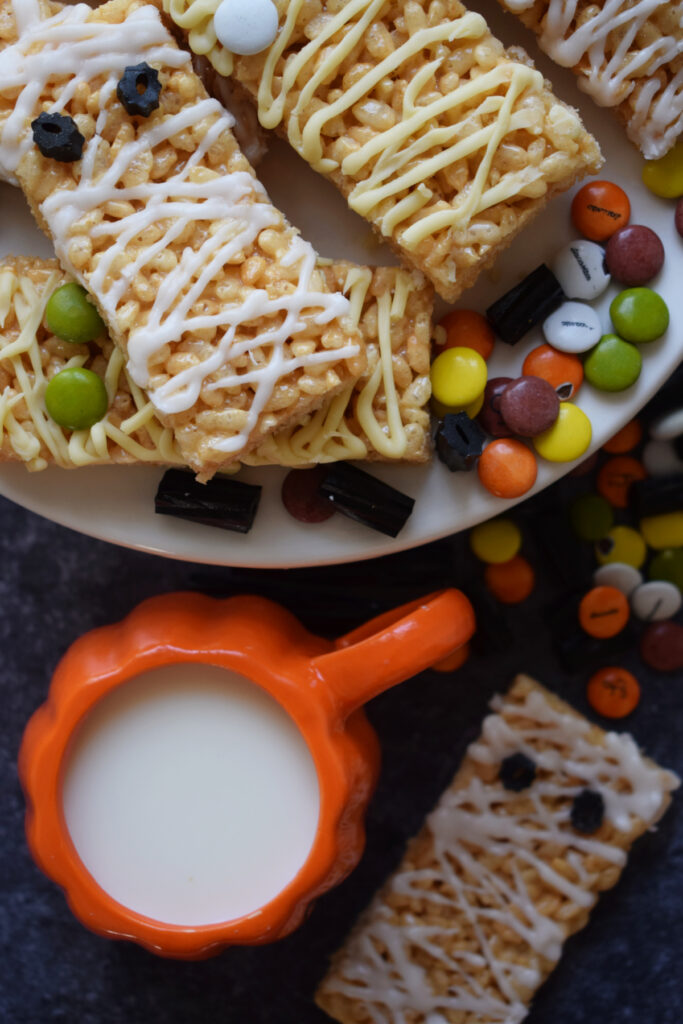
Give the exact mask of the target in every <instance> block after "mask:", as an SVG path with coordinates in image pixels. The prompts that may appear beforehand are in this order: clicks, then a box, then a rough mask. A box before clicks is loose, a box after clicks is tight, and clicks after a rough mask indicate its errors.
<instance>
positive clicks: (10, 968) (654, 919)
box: [0, 480, 683, 1024]
mask: <svg viewBox="0 0 683 1024" xmlns="http://www.w3.org/2000/svg"><path fill="white" fill-rule="evenodd" d="M560 487H561V488H563V490H559V491H557V492H556V497H557V498H558V499H559V501H560V502H562V501H564V499H565V498H566V496H567V495H568V494H571V493H573V492H574V491H575V490H576V489H578V488H581V487H585V483H582V482H581V481H579V480H575V481H568V482H566V483H564V484H562V485H560ZM545 509H546V500H545V499H544V500H536V501H535V502H534V503H533V504H531V503H530V504H527V505H526V506H522V508H521V510H520V512H519V517H520V523H521V524H522V528H523V532H524V536H525V544H526V545H527V551H528V552H529V555H530V557H531V559H532V560H534V561H535V564H536V567H537V570H538V576H539V585H538V587H537V589H536V591H535V593H534V594H533V596H532V597H531V599H529V600H528V601H527V602H525V603H524V604H523V605H521V606H518V607H516V608H513V609H510V610H509V611H508V612H506V618H507V620H508V622H509V624H510V625H511V627H512V629H513V632H514V643H513V644H512V646H510V647H509V648H508V649H507V650H506V651H504V652H503V653H501V654H489V655H481V654H478V655H476V656H473V657H472V658H471V659H470V661H469V662H468V663H467V664H466V666H465V667H464V668H463V669H461V670H460V671H459V672H458V673H457V675H456V674H451V675H440V674H437V673H435V672H426V673H424V674H423V675H422V676H420V677H418V678H416V679H413V680H411V681H409V682H407V683H405V684H403V685H402V686H400V687H398V688H396V689H395V690H393V691H390V692H388V693H386V694H384V695H383V696H382V697H380V698H378V699H376V700H375V701H374V702H373V703H372V705H371V706H370V708H369V714H370V717H371V719H372V721H373V723H374V725H375V726H376V728H377V730H378V732H379V735H380V737H381V740H382V745H383V753H384V760H383V768H382V776H381V781H380V784H379V788H378V791H377V793H376V796H375V798H374V800H373V803H372V806H371V810H370V814H369V819H368V841H367V848H366V853H365V856H364V858H363V860H362V862H361V864H360V866H359V867H358V868H357V869H356V871H355V872H354V873H353V875H352V876H351V877H350V878H349V879H348V880H347V881H346V882H345V883H343V884H342V885H341V886H340V887H339V888H338V889H336V890H335V891H333V892H331V893H329V894H328V895H326V896H325V897H323V898H322V899H320V900H319V902H318V904H317V906H316V908H315V910H314V912H313V913H312V915H311V916H310V917H309V919H308V920H307V921H306V923H305V924H304V925H303V926H302V927H301V928H300V930H299V931H298V932H297V933H295V934H294V935H292V936H291V937H290V938H288V939H286V940H284V941H282V942H280V943H279V944H275V945H273V946H269V947H261V948H251V949H233V950H229V951H227V952H225V953H223V954H221V955H220V956H218V957H216V958H214V959H212V960H207V961H204V962H199V963H179V962H174V961H165V960H161V959H157V958H155V957H154V956H152V955H150V954H148V953H146V952H144V951H143V950H141V949H139V948H137V947H135V946H133V945H130V944H128V943H121V942H110V941H106V940H104V939H101V938H98V937H96V936H94V935H92V934H90V933H89V932H88V931H86V930H85V929H84V928H83V927H82V926H81V925H80V924H79V923H78V922H77V921H76V920H75V919H74V918H73V917H72V916H71V914H70V912H69V911H68V909H67V907H66V904H65V902H64V899H63V896H62V894H61V892H60V891H59V890H58V889H57V888H56V887H55V886H54V885H53V884H52V883H51V882H50V881H48V880H47V879H46V878H45V877H43V875H42V874H41V873H40V872H39V871H38V869H37V868H36V867H34V865H33V863H32V861H31V859H30V856H29V854H28V852H27V848H26V845H25V841H24V834H23V812H24V805H23V799H22V795H21V792H20V788H19V784H18V781H17V773H16V754H17V749H18V746H19V742H20V738H21V734H22V730H23V728H24V726H25V724H26V722H27V720H28V718H29V716H30V714H31V713H32V711H33V710H34V709H35V708H36V707H37V706H38V705H39V704H40V703H41V702H42V700H43V698H44V697H45V694H46V691H47V687H48V683H49V678H50V674H51V672H52V670H53V669H54V667H55V665H56V663H57V661H58V659H59V657H60V655H61V654H62V653H63V652H64V650H65V649H66V647H67V646H68V645H69V644H70V643H71V642H72V641H73V640H74V639H75V638H76V637H77V636H79V635H80V634H81V633H82V632H84V631H86V630H88V629H91V628H93V627H95V626H99V625H101V624H104V623H108V622H112V621H115V620H117V619H119V618H121V617H122V616H123V615H124V614H125V613H126V612H127V611H128V610H130V608H132V606H133V605H134V604H136V603H137V602H138V601H140V600H141V599H143V598H145V597H147V596H149V595H151V594H158V593H162V592H165V591H169V590H172V589H180V588H182V589H186V588H189V589H198V590H202V591H205V592H207V593H211V594H216V595H219V594H226V595H227V594H231V593H239V592H245V591H249V592H257V593H263V594H266V595H267V596H271V597H274V598H275V599H276V600H281V601H283V603H287V604H289V606H290V607H291V608H292V609H293V610H294V611H295V612H297V613H298V614H299V615H300V616H301V618H302V619H303V620H304V622H305V623H306V624H307V625H308V626H309V627H310V628H312V629H315V630H317V631H319V632H320V633H325V634H326V635H335V634H340V633H342V632H344V631H345V630H347V629H349V628H351V627H352V626H353V625H355V624H357V623H359V622H360V621H362V620H363V619H364V618H367V617H370V616H371V615H373V614H375V613H377V612H378V611H380V610H383V609H385V608H388V607H390V606H392V605H396V604H399V603H401V602H402V601H404V600H407V599H409V598H410V597H412V596H417V595H419V594H422V593H426V592H427V591H429V590H430V589H433V588H434V587H436V586H439V585H441V584H442V583H444V582H447V583H451V584H456V585H457V584H459V585H462V586H463V588H464V589H465V590H468V591H470V592H472V593H474V592H475V591H476V590H477V586H478V580H479V573H478V570H477V568H476V566H472V564H471V561H470V559H469V558H468V556H467V553H466V547H465V541H464V538H456V539H453V540H451V541H446V542H440V543H439V544H436V545H432V546H430V547H428V548H423V549H419V550H416V551H415V552H412V553H409V554H406V555H399V556H395V557H392V558H390V559H384V560H382V561H380V562H376V563H365V564H360V565H356V566H346V567H344V566H340V567H337V568H331V569H330V568H327V569H322V570H310V571H309V570H306V571H304V570H297V571H291V572H286V573H283V572H275V573H258V572H253V573H251V572H245V571H237V570H229V569H228V570H226V569H211V568H207V567H205V566H196V565H192V564H188V563H179V562H171V561H164V560H162V559H159V558H156V557H153V556H147V555H142V554H138V553H135V552H132V551H127V550H122V549H118V548H115V547H113V546H109V545H107V544H103V543H100V542H97V541H93V540H90V539H88V538H86V537H82V536H79V535H77V534H75V533H72V532H70V531H67V530H64V529H62V528H60V527H57V526H55V525H53V524H51V523H49V522H47V521H45V520H43V519H40V518H38V517H36V516H34V515H31V514H29V513H27V512H24V511H23V510H21V509H19V508H17V507H16V506H13V505H11V504H10V503H9V502H7V501H5V500H4V499H0V565H2V572H1V573H0V599H1V601H2V608H3V615H2V618H1V619H0V632H1V640H0V659H1V671H0V680H1V684H2V711H3V713H2V716H1V717H0V722H1V725H2V742H1V744H0V757H1V759H2V764H1V768H0V770H1V772H2V786H1V792H2V810H1V813H0V856H1V857H2V866H1V869H0V886H1V887H2V907H1V910H0V922H1V927H0V936H1V940H2V955H1V957H0V1020H2V1021H3V1022H7V1024H43V1022H48V1021H64V1022H67V1021H68V1022H69V1024H149V1022H154V1024H156V1022H169V1024H176V1022H177V1024H194V1022H197V1024H199V1022H201V1024H213V1022H214V1021H215V1022H221V1024H226V1022H227V1024H323V1022H324V1020H326V1019H327V1018H325V1016H324V1015H323V1014H322V1013H321V1012H320V1011H318V1010H317V1009H316V1007H315V1006H314V1004H313V1002H312V993H313V991H314V988H315V986H316V982H317V981H318V979H319V978H320V977H321V975H322V974H323V972H324V970H325V967H326V963H327V959H328V957H329V955H330V954H331V953H332V952H333V951H334V950H335V949H336V948H337V947H338V945H339V944H340V942H341V941H342V939H343V937H344V935H345V933H346V932H347V930H348V929H349V927H350V926H351V924H352V923H353V921H354V919H355V917H356V915H357V914H358V913H359V911H360V910H361V909H362V908H363V907H364V906H365V904H366V903H367V902H368V900H369V898H370V896H371V895H372V893H373V892H374V890H375V889H376V888H377V886H378V885H379V884H380V883H381V882H382V881H383V879H384V878H385V877H386V876H387V875H388V874H389V872H390V871H391V870H392V868H393V866H394V865H395V864H396V862H397V861H398V859H399V857H400V855H401V851H402V848H403V844H404V843H405V841H406V839H407V838H408V837H409V836H410V835H411V834H413V833H414V832H415V831H416V830H417V829H418V827H419V825H420V823H421V820H422V818H423V816H424V814H425V813H426V812H427V811H428V810H429V809H430V807H431V806H432V804H433V803H434V801H435V799H436V798H437V796H438V794H439V793H440V792H441V790H442V789H443V788H444V787H445V785H446V784H447V783H448V780H449V779H450V777H451V775H452V774H453V772H454V770H455V768H456V766H457V764H458V761H459V759H460V757H461V755H462V752H463V749H464V747H465V745H466V743H467V742H469V741H470V740H471V739H472V738H473V737H474V736H475V735H476V732H477V730H478V727H479V723H480V721H481V718H482V716H483V714H484V713H485V708H486V703H487V700H488V699H489V697H490V696H491V694H492V693H493V692H494V691H495V690H497V689H500V688H502V687H504V686H505V685H506V683H507V682H508V681H509V680H510V679H511V677H512V676H513V674H514V673H515V672H516V671H518V670H525V671H527V672H529V673H531V674H532V675H535V676H537V677H538V678H539V679H541V680H543V681H545V682H546V683H547V684H548V685H549V686H551V687H552V688H554V689H556V690H557V691H558V692H559V693H561V694H562V695H563V696H565V697H567V698H568V699H569V700H571V701H572V702H573V703H574V704H575V705H576V706H577V707H578V708H579V709H581V710H583V711H585V710H586V705H585V701H584V698H583V689H584V685H585V680H586V677H587V673H586V672H579V673H576V674H573V675H570V674H568V673H566V672H564V671H562V669H561V667H560V666H559V664H558V662H557V660H556V658H555V655H554V653H553V651H552V648H551V642H550V635H549V632H548V629H547V626H546V622H545V611H546V608H547V606H548V605H549V604H550V603H552V601H553V600H556V599H557V598H558V597H561V595H562V593H563V589H562V585H561V584H560V582H559V581H558V579H557V577H556V576H555V575H554V574H553V572H552V571H551V570H550V568H549V567H548V566H547V564H546V563H544V562H543V561H542V560H541V559H540V558H539V556H538V553H537V552H536V551H535V550H534V549H533V544H532V542H531V541H530V539H529V538H530V537H533V533H534V531H533V528H532V526H531V523H532V522H534V521H535V522H538V521H539V518H538V517H542V516H544V515H547V514H548V513H547V512H546V511H545ZM359 528H360V527H359ZM321 593H324V594H325V595H326V599H325V601H324V602H321V601H320V599H319V595H320V594H321ZM620 663H621V664H623V665H626V666H630V667H631V669H632V671H635V673H636V674H637V675H638V676H639V678H640V679H641V682H642V686H643V700H642V702H641V705H640V707H639V708H638V709H637V711H636V712H635V714H633V715H632V716H631V718H630V719H628V721H627V727H628V728H629V729H630V730H631V731H632V732H633V733H634V735H635V736H636V737H637V739H638V741H639V742H640V743H641V744H642V745H644V746H645V747H646V748H647V750H648V752H649V753H651V754H652V756H653V757H655V758H656V759H657V760H658V761H659V762H660V763H662V764H664V765H666V766H669V767H672V768H674V769H676V770H678V771H679V773H683V679H681V678H673V677H672V676H664V675H659V674H656V673H653V672H650V671H648V670H646V668H645V667H644V666H643V665H642V663H641V662H640V660H639V658H638V656H637V652H636V650H635V649H633V650H630V651H628V652H627V653H626V655H625V656H624V657H622V658H621V659H620ZM603 724H604V723H603ZM682 916H683V815H682V814H681V796H680V794H679V795H678V796H677V798H676V799H675V801H674V806H673V808H672V809H671V811H670V812H669V814H668V815H667V817H666V818H665V820H664V821H663V823H662V824H661V826H660V827H659V829H658V830H657V832H656V833H654V834H651V835H648V836H646V837H644V838H643V839H642V840H641V841H640V843H639V844H638V846H637V848H636V850H635V851H634V853H633V855H632V857H631V858H630V861H629V865H628V868H627V870H626V872H625V875H624V877H623V879H622V880H621V882H620V883H619V885H618V886H617V888H616V889H615V890H613V891H612V892H610V893H607V894H606V895H605V896H604V897H603V898H602V900H601V902H600V904H599V906H598V908H597V909H596V911H595V913H594V915H593V919H592V921H591V923H590V925H589V927H588V928H587V929H586V930H585V931H584V932H583V933H581V934H580V935H578V936H576V937H575V938H573V939H572V940H570V942H569V943H568V946H567V949H566V954H565V956H564V957H563V959H562V961H561V963H560V965H559V966H558V968H557V970H556V971H555V973H554V975H553V976H552V978H551V980H550V981H549V982H548V983H547V984H546V985H545V987H544V988H543V989H542V991H541V992H540V994H539V995H538V998H537V1000H536V1003H535V1007H534V1009H533V1011H532V1013H531V1015H530V1017H529V1018H528V1020H529V1024H584V1022H585V1024H626V1022H631V1021H633V1022H638V1024H680V1022H681V1020H682V1019H683V991H682V983H681V971H680V965H681V962H682V960H683V926H682V925H681V917H682Z"/></svg>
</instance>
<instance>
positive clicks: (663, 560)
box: [648, 548, 683, 590]
mask: <svg viewBox="0 0 683 1024" xmlns="http://www.w3.org/2000/svg"><path fill="white" fill-rule="evenodd" d="M648 576H649V577H650V579H651V580H668V582H669V583H673V585H674V586H675V587H678V589H679V590H683V548H664V550H663V551H660V552H659V554H658V555H655V557H654V558H653V559H652V561H651V562H650V568H649V569H648Z"/></svg>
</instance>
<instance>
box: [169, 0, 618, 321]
mask: <svg viewBox="0 0 683 1024" xmlns="http://www.w3.org/2000/svg"><path fill="white" fill-rule="evenodd" d="M220 2H221V0H163V3H164V9H165V10H166V11H167V12H168V14H169V16H170V18H171V19H172V20H173V22H174V24H175V25H176V26H177V27H178V28H179V29H181V30H182V32H184V33H185V34H186V38H187V41H188V44H189V46H190V47H191V48H192V50H193V51H194V52H195V53H197V54H201V55H203V56H207V57H208V58H209V60H211V62H212V64H213V65H214V67H215V68H216V70H217V71H218V72H220V73H221V74H223V75H232V77H233V78H234V80H236V81H237V82H239V84H240V85H241V86H242V87H243V88H244V90H245V92H246V94H248V95H249V96H251V97H252V99H253V101H254V102H255V103H256V104H257V107H258V115H259V120H260V122H261V124H262V125H263V126H264V127H266V128H270V129H277V130H278V131H279V132H280V133H282V134H283V135H285V136H286V138H287V139H288V140H289V142H290V143H291V144H292V146H293V147H294V148H295V149H296V150H297V152H298V153H300V155H301V156H302V157H303V158H304V159H305V160H306V161H307V162H308V163H309V164H310V165H311V167H313V168H314V169H315V170H316V171H319V172H320V173H321V174H324V175H325V176H326V177H328V178H330V179H331V180H332V181H333V182H334V183H335V184H336V185H337V186H338V188H339V189H340V190H341V192H342V193H343V194H344V196H345V197H346V199H347V202H348V204H349V206H350V207H351V209H353V210H355V212H356V213H359V214H360V215H361V216H364V217H365V218H366V219H367V220H369V222H370V223H371V224H372V226H373V227H374V228H375V230H376V231H377V232H378V234H379V235H380V236H381V237H383V238H384V239H386V240H387V241H388V242H389V243H390V244H391V245H392V246H393V247H394V248H395V249H396V250H397V252H398V253H399V254H400V256H401V257H402V258H403V259H404V260H406V261H407V262H408V263H409V264H412V265H413V266H415V267H417V268H418V269H420V270H422V272H423V273H425V274H426V275H427V277H429V278H430V279H431V280H432V282H433V283H434V286H435V287H436V290H437V291H438V292H439V294H440V295H442V296H443V297H444V298H445V299H447V300H449V301H454V300H455V299H457V298H458V296H459V295H460V294H461V293H462V292H463V291H464V289H466V288H468V287H470V286H471V285H472V284H473V283H474V281H475V279H476V277H477V275H478V274H479V273H480V272H481V270H482V269H483V268H484V267H485V266H487V265H489V264H490V263H492V262H493V261H494V259H495V258H496V256H497V255H498V253H499V252H500V251H501V250H502V249H503V248H504V247H505V246H506V245H508V244H509V243H510V242H511V241H512V239H513V238H514V236H515V235H516V234H517V232H518V231H519V230H520V229H521V228H522V227H523V226H524V225H525V224H526V223H527V222H528V221H529V220H530V219H531V217H532V216H533V215H534V214H536V213H538V212H539V211H540V210H541V209H542V208H543V207H544V205H545V204H546V202H547V201H548V200H549V199H550V198H551V196H553V195H554V194H555V193H557V192H561V191H563V190H565V189H567V188H569V187H570V186H571V185H572V184H573V183H574V182H575V181H576V180H578V179H579V178H581V177H583V175H585V174H587V173H592V172H595V171H596V170H597V169H598V168H599V167H600V165H601V162H602V158H601V155H600V151H599V148H598V145H597V143H596V141H595V140H594V139H593V138H592V136H591V135H589V134H588V132H586V131H585V129H584V128H583V126H582V124H581V121H580V118H579V116H578V113H577V112H576V111H575V110H573V109H572V108H571V107H568V106H566V105H565V104H564V103H562V102H560V100H558V99H557V98H556V97H555V96H553V94H552V92H551V91H550V89H549V88H548V87H547V85H546V84H545V83H544V80H543V77H542V75H541V74H540V72H539V71H537V70H536V69H535V68H534V67H533V66H532V65H531V63H530V61H529V59H528V57H527V56H526V54H524V53H523V52H522V51H520V50H507V51H506V50H505V49H504V47H503V45H502V43H500V42H499V41H498V40H497V39H495V38H494V37H493V36H492V34H491V33H490V31H489V30H488V28H487V25H486V22H485V20H484V18H483V17H482V16H481V15H480V14H478V13H474V12H472V11H468V10H466V9H465V7H463V5H462V4H461V3H459V0H339V2H336V0H334V2H333V0H276V6H277V9H278V12H279V31H278V34H277V37H276V38H275V41H274V42H273V43H272V44H271V45H270V46H269V47H268V48H267V49H266V50H264V51H263V52H261V53H259V54H256V55H254V56H246V57H245V56H238V55H236V54H232V53H230V52H228V51H227V50H226V49H225V48H224V47H223V46H222V44H221V43H220V41H219V39H218V37H217V35H216V28H215V24H214V16H215V14H216V11H217V10H218V8H219V5H220Z"/></svg>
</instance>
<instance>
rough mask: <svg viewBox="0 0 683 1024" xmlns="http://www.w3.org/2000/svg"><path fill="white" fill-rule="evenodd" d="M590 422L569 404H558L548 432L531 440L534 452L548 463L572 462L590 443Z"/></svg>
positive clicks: (583, 413)
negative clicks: (556, 415) (557, 411)
mask: <svg viewBox="0 0 683 1024" xmlns="http://www.w3.org/2000/svg"><path fill="white" fill-rule="evenodd" d="M592 436H593V431H592V428H591V421H590V420H589V419H588V417H587V416H586V414H585V412H583V410H582V409H579V407H578V406H576V405H572V404H571V402H560V412H559V415H558V417H557V420H556V421H555V423H554V424H553V425H552V427H550V429H549V430H546V431H544V432H543V433H542V434H539V435H538V437H535V438H534V439H533V445H534V448H535V449H536V451H537V452H538V454H539V455H540V456H542V457H543V458H544V459H547V460H548V462H573V461H574V459H579V458H581V456H582V455H583V453H584V452H585V451H586V449H587V448H588V446H589V445H590V443H591V438H592Z"/></svg>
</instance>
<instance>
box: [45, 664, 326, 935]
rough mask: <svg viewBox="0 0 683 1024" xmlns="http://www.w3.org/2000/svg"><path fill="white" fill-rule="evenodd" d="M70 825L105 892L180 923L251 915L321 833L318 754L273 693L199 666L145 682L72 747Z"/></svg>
mask: <svg viewBox="0 0 683 1024" xmlns="http://www.w3.org/2000/svg"><path fill="white" fill-rule="evenodd" d="M62 800H63V809H64V815H65V819H66V824H67V827H68V829H69V832H70V834H71V837H72V840H73V842H74V845H75V847H76V849H77V850H78V853H79V855H80V857H81V859H82V861H83V863H84V864H85V866H86V867H87V869H88V870H89V871H90V873H91V874H92V875H93V877H94V878H95V880H96V881H97V882H98V883H99V885H100V886H101V887H102V888H103V889H104V890H105V891H106V892H107V893H109V895H110V896H112V897H113V898H114V899H115V900H117V901H118V902H119V903H122V904H123V905H124V906H126V907H128V908H130V909H132V910H135V911H137V912H138V913H141V914H145V915H146V916H148V917H152V918H155V919H156V920H158V921H164V922H166V923H168V924H178V925H200V924H211V923H215V922H219V921H227V920H230V919H232V918H236V917H240V916H242V915H243V914H248V913H250V912H252V911H254V910H257V909H258V908H259V907H261V906H263V905H264V904H265V903H268V902H269V901H270V900H271V899H273V898H274V897H275V896H276V895H277V894H278V893H279V892H280V891H281V889H282V888H283V887H284V886H286V885H287V884H288V883H289V882H290V881H291V880H292V879H293V878H294V876H295V875H296V873H297V872H298V870H299V868H301V866H302V865H303V863H304V861H305V860H306V858H307V856H308V853H309V852H310V849H311V846H312V844H313V840H314V838H315V833H316V828H317V824H318V814H319V805H320V796H319V790H318V778H317V774H316V770H315V766H314V763H313V759H312V757H311V754H310V752H309V750H308V747H307V746H306V744H305V742H304V740H303V738H302V736H301V734H300V733H299V731H298V729H297V728H296V726H295V725H294V723H293V722H292V720H291V719H290V718H289V716H288V715H287V714H286V713H285V711H283V710H282V708H281V707H280V706H279V704H277V703H276V701H274V700H273V699H272V698H271V697H270V696H268V695H267V694H265V693H264V692H263V691H262V690H261V689H260V688H259V687H258V686H256V685H255V684H254V683H252V682H250V681H249V680H247V679H245V678H244V677H243V676H240V675H238V674H237V673H235V672H230V671H226V670H225V669H221V668H218V667H214V666H210V665H200V664H196V663H192V664H183V665H170V666H166V667H164V668H159V669H154V670H151V671H149V672H144V673H141V674H140V675H139V676H137V677H135V678H134V679H133V680H131V681H130V682H129V683H126V684H124V685H122V686H121V687H119V688H118V689H117V690H116V691H114V692H112V693H110V694H109V695H108V696H107V697H106V698H104V699H103V700H102V701H100V703H99V704H98V705H97V706H96V708H95V709H94V710H93V711H92V712H91V713H90V715H88V717H87V718H86V720H85V721H84V723H83V725H82V726H81V727H80V729H79V730H78V732H77V733H76V735H75V737H74V740H73V741H72V745H71V747H70V749H69V751H68V752H67V757H66V764H65V772H64V781H63V788H62Z"/></svg>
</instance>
